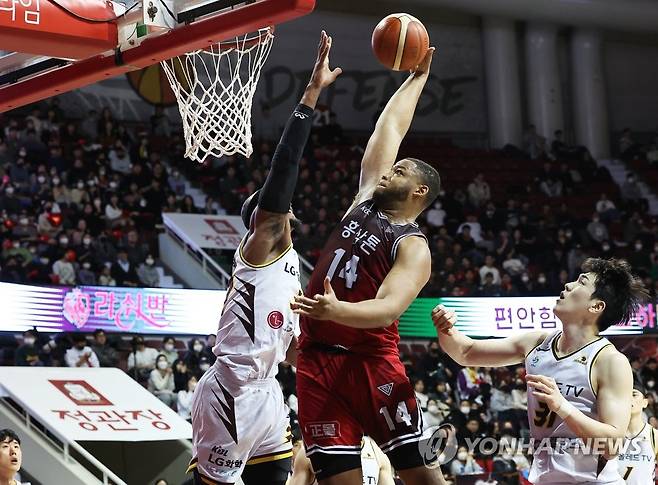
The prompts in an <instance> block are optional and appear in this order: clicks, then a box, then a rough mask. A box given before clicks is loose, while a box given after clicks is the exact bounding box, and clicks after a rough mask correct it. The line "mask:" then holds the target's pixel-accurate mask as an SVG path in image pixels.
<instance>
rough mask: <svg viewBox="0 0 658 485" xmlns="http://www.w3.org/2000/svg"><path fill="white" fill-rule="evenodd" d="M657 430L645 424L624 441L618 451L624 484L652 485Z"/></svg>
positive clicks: (656, 447)
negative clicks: (620, 449)
mask: <svg viewBox="0 0 658 485" xmlns="http://www.w3.org/2000/svg"><path fill="white" fill-rule="evenodd" d="M657 434H658V430H655V429H653V427H652V426H650V425H649V424H645V425H644V427H643V428H642V430H641V431H640V432H639V433H638V434H637V435H635V436H634V437H632V438H627V439H626V441H625V442H624V449H623V451H622V452H621V453H619V456H618V457H617V459H618V467H619V473H620V475H621V477H622V478H623V479H624V480H625V481H626V485H653V483H654V482H655V479H656V453H657V452H658V443H656V439H657V438H658V437H657V436H656V435H657Z"/></svg>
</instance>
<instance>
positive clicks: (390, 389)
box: [377, 382, 393, 396]
mask: <svg viewBox="0 0 658 485" xmlns="http://www.w3.org/2000/svg"><path fill="white" fill-rule="evenodd" d="M377 389H379V390H380V391H382V392H383V393H384V394H386V395H387V396H390V395H391V393H392V392H393V383H392V382H389V383H388V384H382V385H381V386H377Z"/></svg>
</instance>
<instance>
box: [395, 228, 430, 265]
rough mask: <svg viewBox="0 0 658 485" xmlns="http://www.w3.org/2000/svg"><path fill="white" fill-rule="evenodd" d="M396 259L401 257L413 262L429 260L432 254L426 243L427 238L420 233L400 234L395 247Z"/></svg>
mask: <svg viewBox="0 0 658 485" xmlns="http://www.w3.org/2000/svg"><path fill="white" fill-rule="evenodd" d="M395 253H396V256H397V257H396V261H397V260H398V259H400V257H403V258H405V259H407V260H410V261H412V262H414V263H423V262H425V261H430V260H431V259H432V255H431V253H430V248H429V246H428V245H427V239H425V237H424V236H423V235H422V234H408V235H405V236H401V237H400V238H399V241H398V243H397V248H396V251H395Z"/></svg>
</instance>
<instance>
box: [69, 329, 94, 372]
mask: <svg viewBox="0 0 658 485" xmlns="http://www.w3.org/2000/svg"><path fill="white" fill-rule="evenodd" d="M71 340H73V347H71V348H70V349H68V350H67V351H66V355H65V356H64V360H65V361H66V365H67V366H68V367H100V363H99V362H98V356H96V353H95V352H94V351H93V350H91V347H89V346H88V345H87V339H86V337H85V336H84V335H83V334H81V333H74V334H73V336H72V337H71Z"/></svg>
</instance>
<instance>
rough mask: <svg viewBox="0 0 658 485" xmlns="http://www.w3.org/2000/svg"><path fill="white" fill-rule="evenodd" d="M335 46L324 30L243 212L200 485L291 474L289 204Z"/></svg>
mask: <svg viewBox="0 0 658 485" xmlns="http://www.w3.org/2000/svg"><path fill="white" fill-rule="evenodd" d="M330 49H331V37H328V36H327V35H326V33H325V32H322V37H321V40H320V46H319V48H318V57H317V60H316V63H315V68H314V70H313V74H312V75H311V80H310V82H309V84H308V86H307V88H306V91H305V92H304V95H303V97H302V99H301V101H300V104H299V105H298V106H297V108H295V111H294V112H293V114H292V115H291V116H290V119H289V120H288V123H287V125H286V127H285V129H284V132H283V135H282V137H281V140H280V142H279V145H278V146H277V148H276V151H275V153H274V156H273V158H272V166H271V168H270V172H269V174H268V176H267V180H266V181H265V184H264V185H263V187H262V189H261V190H260V191H258V192H256V193H254V194H253V195H252V196H251V197H250V198H249V199H247V200H246V201H245V203H244V205H243V207H242V213H241V215H242V220H243V221H244V223H245V226H246V227H248V228H249V232H248V233H247V235H246V236H245V238H244V239H243V240H242V243H241V244H240V247H239V248H238V250H237V251H236V253H235V259H234V262H233V274H232V277H231V284H230V286H229V289H228V292H227V296H226V302H225V303H224V308H223V310H222V315H221V317H220V320H219V329H218V331H217V343H216V345H215V347H214V348H213V352H214V353H215V355H216V356H217V360H216V362H215V364H214V365H213V367H211V368H210V369H209V370H208V371H207V372H206V373H205V374H204V376H203V377H202V378H201V380H200V381H199V384H198V386H197V388H196V392H195V393H194V400H193V402H192V430H193V439H192V444H193V459H192V462H191V464H190V470H193V471H194V476H195V483H197V484H225V483H227V484H230V483H235V482H236V481H237V479H238V478H240V475H242V481H243V482H244V483H245V484H246V485H268V484H271V485H283V484H284V483H285V482H286V479H287V478H288V475H289V473H290V461H291V457H292V446H291V443H290V424H289V419H288V409H287V407H286V406H285V405H284V402H283V395H282V393H281V389H280V387H279V384H278V383H277V381H276V379H275V376H276V374H277V371H278V365H279V363H280V362H281V361H283V360H284V359H285V360H288V362H291V363H294V361H295V355H294V354H295V353H296V341H295V336H294V329H295V327H296V325H297V324H298V322H297V318H298V317H297V315H295V314H294V313H293V312H292V310H291V309H290V301H291V299H292V297H293V295H295V294H297V293H298V292H300V291H301V285H300V283H299V258H298V256H297V253H296V252H295V250H294V249H293V247H292V224H293V223H294V222H295V218H294V216H293V214H292V210H291V208H290V203H291V201H292V197H293V194H294V191H295V185H296V184H297V174H298V172H299V161H300V159H301V157H302V152H303V149H304V145H305V144H306V140H307V139H308V135H309V133H310V131H311V124H312V115H313V109H314V108H315V105H316V102H317V100H318V96H319V95H320V92H321V91H322V89H323V88H324V87H326V86H328V85H330V84H331V83H333V82H334V80H335V79H336V77H337V76H338V75H339V74H340V72H341V71H340V69H334V70H333V71H332V70H331V69H330V68H329V51H330Z"/></svg>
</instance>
